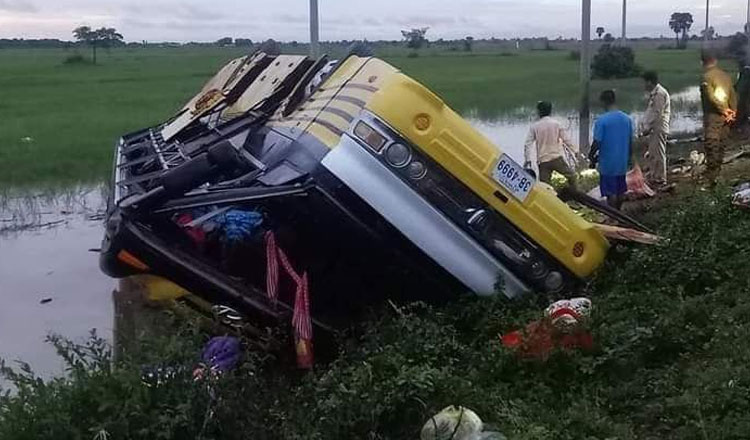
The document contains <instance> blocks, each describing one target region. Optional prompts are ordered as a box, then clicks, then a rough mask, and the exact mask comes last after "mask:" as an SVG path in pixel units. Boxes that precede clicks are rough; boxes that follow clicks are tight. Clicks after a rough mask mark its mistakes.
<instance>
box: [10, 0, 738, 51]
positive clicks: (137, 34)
mask: <svg viewBox="0 0 750 440" xmlns="http://www.w3.org/2000/svg"><path fill="white" fill-rule="evenodd" d="M593 3H594V4H593V11H592V13H593V16H592V26H594V27H596V26H604V27H606V28H607V31H608V32H612V33H613V34H619V29H620V18H621V17H620V11H621V6H622V0H596V1H595V2H593ZM712 5H713V7H715V10H713V15H712V24H713V25H714V26H715V27H716V28H717V31H718V32H719V33H721V34H724V35H726V34H730V33H734V32H736V31H739V30H741V29H742V26H743V24H744V23H743V22H744V17H745V6H746V4H744V2H738V1H737V0H732V1H729V0H712ZM628 6H629V8H628V9H629V11H628V23H629V26H628V27H629V34H630V35H633V36H644V35H645V36H658V35H660V34H665V35H671V31H670V30H669V27H668V25H667V23H668V21H669V15H670V14H671V13H672V12H674V11H677V10H679V11H685V12H690V13H692V14H693V16H694V17H695V21H696V24H695V25H694V26H693V28H694V29H695V32H699V31H700V29H701V28H702V27H703V26H702V24H699V22H702V17H703V14H704V8H705V3H702V1H701V0H687V1H685V0H658V1H647V2H636V1H631V2H630V3H629V5H628ZM0 11H2V14H0V23H1V24H2V26H0V38H3V37H25V38H35V37H42V36H43V37H53V38H54V37H57V38H70V30H71V29H73V28H74V27H75V26H78V25H80V24H82V20H85V22H86V24H88V25H90V26H92V27H100V26H105V25H106V26H113V27H116V28H117V29H118V30H120V32H122V33H123V34H124V35H125V38H126V39H127V40H129V41H140V40H144V39H145V40H149V41H162V40H169V41H215V40H217V39H218V38H221V37H224V36H232V37H243V38H251V39H253V40H259V41H262V40H265V39H267V38H274V39H278V40H286V41H291V40H297V41H305V40H306V39H307V38H308V29H307V27H308V22H309V17H308V2H307V0H274V1H272V2H262V4H261V2H260V0H254V1H253V0H214V1H211V2H207V1H205V0H106V1H102V0H0ZM580 14H581V2H580V0H460V1H456V0H378V1H376V2H363V1H356V0H355V1H353V0H326V1H321V2H320V18H321V38H322V39H324V40H341V39H346V40H351V39H368V40H371V41H372V40H378V39H386V40H398V39H401V33H400V31H401V30H402V29H408V28H412V27H429V28H430V31H429V33H428V37H429V38H430V39H438V38H446V39H450V38H464V37H466V36H467V35H471V36H474V37H475V38H490V37H497V38H515V37H531V36H547V37H550V38H556V37H557V36H563V37H577V36H579V35H580V23H581V17H580Z"/></svg>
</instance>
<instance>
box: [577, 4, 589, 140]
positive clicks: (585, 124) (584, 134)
mask: <svg viewBox="0 0 750 440" xmlns="http://www.w3.org/2000/svg"><path fill="white" fill-rule="evenodd" d="M581 15H582V17H581V68H580V69H581V113H580V118H579V120H580V127H579V136H578V142H579V146H580V149H581V151H582V152H584V153H587V152H588V151H589V147H590V146H591V142H589V125H590V124H591V0H583V8H582V14H581Z"/></svg>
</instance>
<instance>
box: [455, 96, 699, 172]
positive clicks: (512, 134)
mask: <svg viewBox="0 0 750 440" xmlns="http://www.w3.org/2000/svg"><path fill="white" fill-rule="evenodd" d="M643 106H644V107H645V102H644V104H643ZM630 114H631V116H633V118H634V119H635V121H636V123H638V122H640V120H641V119H642V118H643V116H644V112H643V111H642V110H637V111H631V112H630ZM553 116H554V117H556V118H557V119H558V120H559V121H560V122H562V124H563V126H564V127H565V128H566V129H567V130H568V134H569V135H570V137H571V139H572V140H573V141H574V142H575V143H576V144H577V143H578V128H579V126H580V125H579V117H578V113H577V112H575V111H571V110H564V111H560V112H558V113H557V114H556V115H553ZM467 118H468V120H469V122H471V124H472V125H473V126H474V127H476V128H477V129H478V130H479V131H480V132H482V134H484V135H485V136H487V138H488V139H490V140H491V141H492V142H493V143H494V144H495V145H497V146H498V147H500V148H501V149H502V150H503V151H504V152H505V153H506V154H509V155H510V156H511V157H512V158H513V159H515V160H516V161H517V162H521V163H522V162H523V145H524V142H525V140H526V136H527V135H528V132H529V127H530V126H531V124H533V123H534V121H536V109H535V108H533V107H521V108H518V109H516V110H513V111H511V112H509V113H507V114H506V115H505V116H503V117H501V118H498V119H495V120H485V119H481V118H478V117H477V113H476V112H469V113H468V115H467ZM595 118H596V114H594V115H593V117H592V121H593V120H594V119H595ZM700 128H701V110H700V90H699V89H698V87H690V88H688V89H685V90H683V91H681V92H679V93H676V94H674V95H672V124H671V131H672V135H673V136H683V135H687V134H692V133H696V132H698V131H699V130H700Z"/></svg>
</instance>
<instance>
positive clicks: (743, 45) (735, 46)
mask: <svg viewBox="0 0 750 440" xmlns="http://www.w3.org/2000/svg"><path fill="white" fill-rule="evenodd" d="M747 44H748V40H747V35H746V34H743V33H740V32H737V33H736V34H734V35H733V36H732V38H730V39H729V43H727V46H726V48H725V49H724V51H725V52H726V54H727V55H729V56H730V57H732V58H734V59H735V60H737V62H738V63H740V66H744V63H745V59H746V56H747Z"/></svg>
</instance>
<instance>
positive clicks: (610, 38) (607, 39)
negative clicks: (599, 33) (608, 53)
mask: <svg viewBox="0 0 750 440" xmlns="http://www.w3.org/2000/svg"><path fill="white" fill-rule="evenodd" d="M604 41H605V42H607V43H611V42H613V41H615V37H613V36H612V34H610V33H609V32H607V34H606V35H604Z"/></svg>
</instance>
